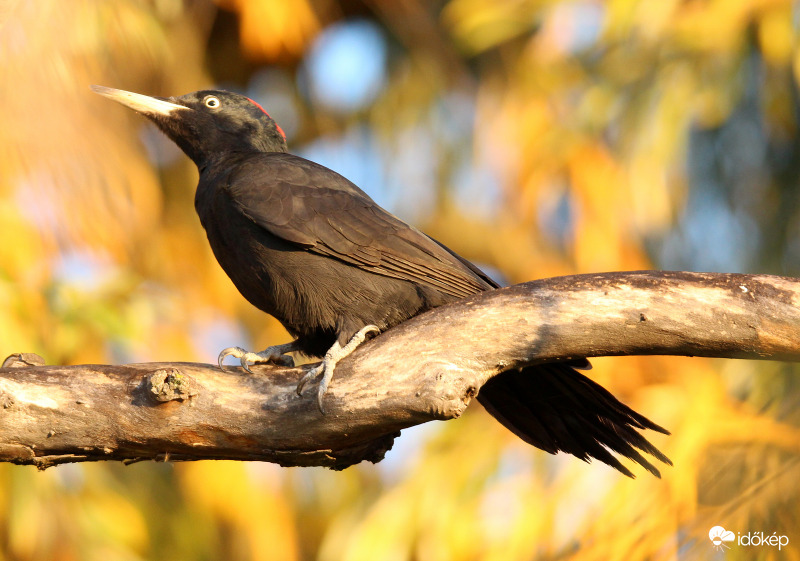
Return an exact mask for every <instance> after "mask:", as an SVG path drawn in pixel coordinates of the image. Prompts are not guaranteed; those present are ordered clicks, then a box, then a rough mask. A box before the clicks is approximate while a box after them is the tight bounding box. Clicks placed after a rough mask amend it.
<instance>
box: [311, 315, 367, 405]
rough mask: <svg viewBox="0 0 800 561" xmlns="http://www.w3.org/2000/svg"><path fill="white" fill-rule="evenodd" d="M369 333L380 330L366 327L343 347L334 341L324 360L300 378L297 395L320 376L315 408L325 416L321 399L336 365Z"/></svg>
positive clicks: (326, 390)
mask: <svg viewBox="0 0 800 561" xmlns="http://www.w3.org/2000/svg"><path fill="white" fill-rule="evenodd" d="M369 333H380V329H378V328H377V327H376V326H374V325H367V326H366V327H363V328H361V330H359V331H358V332H357V333H356V334H355V335H353V337H352V338H351V339H350V340H349V341H348V342H347V344H346V345H345V346H344V347H342V346H341V345H340V344H339V341H336V342H335V343H334V344H333V345H332V346H331V348H330V349H328V352H327V353H325V358H323V359H322V362H321V363H319V364H318V365H317V366H315V367H314V368H312V369H311V370H309V371H308V372H306V373H305V375H304V376H303V377H302V378H300V381H299V382H298V383H297V395H301V394H302V392H303V388H304V387H305V385H306V384H307V383H308V382H310V381H311V380H314V379H315V378H317V377H319V375H320V374H321V375H322V379H321V380H320V381H319V387H318V388H317V406H318V407H319V411H320V413H322V414H325V410H324V409H323V407H322V399H323V398H324V397H325V394H326V393H327V392H328V386H329V385H330V383H331V380H332V379H333V370H334V368H336V364H337V363H338V362H339V361H340V360H342V359H343V358H344V357H346V356H347V355H349V354H350V353H352V352H353V351H354V350H356V348H357V347H358V346H359V345H360V344H361V343H363V342H364V340H365V339H366V338H367V335H368V334H369Z"/></svg>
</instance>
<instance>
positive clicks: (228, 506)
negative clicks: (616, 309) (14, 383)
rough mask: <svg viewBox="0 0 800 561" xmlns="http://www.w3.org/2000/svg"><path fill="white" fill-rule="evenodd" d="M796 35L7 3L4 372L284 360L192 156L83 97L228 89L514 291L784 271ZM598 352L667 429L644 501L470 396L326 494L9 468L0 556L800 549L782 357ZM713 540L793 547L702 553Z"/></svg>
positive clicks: (740, 21) (177, 475)
mask: <svg viewBox="0 0 800 561" xmlns="http://www.w3.org/2000/svg"><path fill="white" fill-rule="evenodd" d="M799 25H800V8H798V6H797V5H796V4H794V3H793V2H792V1H790V0H657V1H647V0H608V1H600V0H574V1H556V0H437V1H433V2H424V1H422V0H404V1H402V2H394V1H392V0H342V1H335V0H292V1H289V0H219V1H218V2H216V3H214V2H210V1H207V0H185V1H183V0H117V1H113V2H110V1H106V0H70V1H69V2H64V1H59V0H37V1H35V2H28V1H19V0H0V101H1V102H2V104H1V105H0V115H1V116H0V241H1V243H0V345H2V349H0V351H2V353H0V354H2V355H3V356H6V355H8V354H11V353H12V352H37V353H39V354H41V355H42V356H44V357H45V358H46V360H47V361H48V363H49V364H57V363H62V364H76V363H86V362H134V361H151V360H174V361H177V360H189V361H204V362H213V361H214V359H215V357H216V354H217V352H218V351H219V350H220V349H221V348H223V347H225V346H228V345H232V344H236V345H243V346H247V347H250V348H253V347H257V348H263V347H265V346H267V345H268V344H274V343H278V342H283V341H286V340H288V336H287V335H286V334H285V333H284V332H283V331H282V329H281V328H280V326H279V325H278V324H277V323H276V322H275V321H274V320H272V319H271V318H268V317H266V316H265V315H264V314H262V313H261V312H259V311H257V310H255V309H254V308H252V307H251V306H250V305H249V304H248V303H247V302H245V300H244V299H243V298H242V297H241V296H239V294H238V293H237V292H236V290H235V289H234V287H233V285H232V284H231V283H230V282H229V280H228V279H227V278H226V277H225V275H224V274H223V273H222V271H221V270H220V268H219V267H218V266H217V264H216V263H215V261H214V259H213V256H212V255H211V252H210V251H209V248H208V246H207V242H206V239H205V235H204V233H203V231H202V229H201V227H200V225H199V222H198V219H197V217H196V216H195V214H194V209H193V197H194V186H195V184H196V170H195V169H194V166H193V165H192V164H191V163H190V162H189V160H188V159H187V158H185V157H184V156H183V155H182V154H181V153H180V152H179V151H178V149H177V148H175V147H174V146H173V145H172V144H171V143H170V142H169V141H167V140H166V139H165V138H164V137H162V136H161V135H160V134H159V133H157V132H156V131H155V130H154V129H153V127H152V126H150V125H149V124H148V123H147V122H146V120H145V119H143V118H141V117H139V116H137V115H135V114H134V113H133V112H130V111H128V110H125V109H123V108H121V107H118V106H116V105H115V104H112V103H109V102H108V101H107V100H104V99H102V98H100V97H99V96H96V95H93V94H92V93H91V92H90V91H89V89H88V86H89V84H94V83H96V84H102V85H107V86H113V87H117V88H123V89H128V90H132V91H136V92H141V93H146V94H151V95H179V94H183V93H186V92H189V91H193V90H197V89H203V88H208V87H212V86H217V87H223V88H226V89H231V90H236V91H239V92H242V93H245V94H247V95H249V96H250V97H252V98H254V99H256V100H257V101H259V102H260V103H261V104H262V105H263V106H264V107H265V108H267V110H268V111H270V113H271V114H272V116H273V117H275V118H276V120H277V121H278V122H279V123H280V124H281V125H282V127H283V129H284V130H285V131H286V132H287V134H288V137H289V143H290V146H291V148H292V150H293V151H294V152H296V153H299V154H301V155H303V156H306V157H308V158H310V159H313V160H316V161H319V162H321V163H323V164H325V165H327V166H329V167H331V168H333V169H335V170H337V171H339V172H340V173H343V174H344V175H345V176H347V177H348V178H350V179H351V180H353V181H354V182H355V183H357V184H358V185H360V186H361V187H362V188H364V189H365V190H366V191H367V192H368V193H369V194H370V195H371V196H372V197H373V198H375V199H376V200H377V201H378V202H379V203H380V204H382V205H384V206H386V207H388V208H389V209H391V210H392V211H393V212H394V213H396V214H398V215H400V216H401V217H403V218H405V219H406V220H408V221H410V222H412V223H414V224H415V225H417V226H419V227H421V228H422V229H424V230H425V231H427V232H428V233H430V234H431V235H433V236H434V237H436V238H438V239H440V240H441V241H443V242H444V243H446V244H448V245H449V246H450V247H452V248H453V249H454V250H456V251H457V252H459V253H461V254H462V255H464V256H466V257H467V258H470V259H472V260H473V261H476V262H478V263H480V264H481V265H482V266H484V267H486V268H487V270H489V271H492V274H494V275H496V276H499V277H503V278H505V279H506V280H507V281H508V282H511V283H515V282H522V281H525V280H530V279H533V278H539V277H546V276H553V275H561V274H568V273H588V272H595V271H610V270H630V269H646V268H665V269H687V270H702V271H725V272H761V273H772V274H781V275H790V276H798V275H800V183H799V178H800V135H799V134H798V126H799V125H800V104H798V87H797V83H798V77H799V76H800V50H799V49H798V44H797V38H798V26H799ZM594 364H595V368H594V370H593V371H592V372H591V373H590V374H591V375H592V377H594V379H596V380H598V381H599V382H600V383H602V384H603V385H604V386H605V387H607V388H609V389H610V390H611V391H612V392H614V394H615V395H617V396H618V397H620V398H621V399H622V400H623V401H625V402H627V403H628V404H630V405H631V406H633V407H634V408H636V409H637V410H639V411H641V412H643V413H644V414H646V415H647V416H648V417H650V418H652V419H653V420H655V421H656V422H658V423H660V424H662V425H664V426H666V427H668V428H670V429H671V430H672V431H673V435H672V436H671V437H661V436H658V435H656V436H653V435H649V437H650V438H652V439H653V441H654V442H655V443H656V444H657V445H658V446H659V447H660V448H661V449H662V450H664V451H665V452H666V453H667V454H668V455H669V456H670V457H671V458H672V459H673V461H674V462H675V467H673V468H666V469H664V470H663V471H664V476H663V479H661V480H657V479H655V478H652V477H650V476H649V475H648V474H646V473H644V472H643V471H642V470H638V471H637V474H639V476H640V477H639V478H638V479H636V480H628V479H626V478H624V477H622V476H620V475H619V474H618V473H616V472H614V471H613V470H611V469H610V468H607V467H606V466H604V465H600V464H592V465H586V464H584V463H582V462H580V461H578V460H576V459H574V458H571V457H564V456H557V457H553V456H549V455H548V454H545V453H543V452H539V451H536V450H534V449H532V448H530V447H528V446H527V445H525V444H524V443H522V442H521V441H519V440H517V439H516V438H515V437H513V436H512V435H511V434H510V433H508V432H507V431H506V430H505V429H503V428H502V427H501V426H500V425H499V424H498V423H496V422H494V421H493V420H492V419H491V418H490V417H489V416H488V415H486V414H485V413H484V412H483V411H482V410H480V408H479V407H478V406H475V407H473V408H471V410H470V411H469V412H468V414H467V415H466V416H465V417H464V418H463V419H460V420H458V421H454V422H448V423H436V424H428V425H426V426H422V427H418V428H415V429H410V430H407V431H404V433H405V434H404V436H403V437H402V438H401V439H399V441H398V442H397V444H396V446H395V449H394V450H393V451H392V452H390V453H389V455H388V457H387V459H386V460H385V461H384V462H382V463H381V464H379V465H376V466H373V465H360V466H357V467H354V468H351V469H348V470H346V471H344V472H341V473H334V472H330V471H326V470H322V469H300V468H295V469H282V468H279V467H277V466H273V465H269V464H257V463H253V464H245V463H232V462H198V463H193V464H177V465H173V464H153V463H148V464H136V465H133V466H130V467H124V466H122V465H119V464H109V465H102V464H97V465H67V466H62V467H58V468H54V469H50V470H48V471H46V472H43V473H38V472H37V471H36V470H35V469H34V468H26V467H16V466H9V465H0V560H2V559H9V560H45V559H46V560H139V559H153V560H162V559H163V560H166V559H170V560H173V559H190V560H194V559H197V560H211V559H234V560H239V559H241V560H250V559H252V560H284V559H286V560H293V559H319V560H324V561H327V560H340V559H343V560H370V561H374V560H384V559H387V560H398V561H399V560H405V559H408V560H419V561H428V560H437V561H446V560H470V559H487V560H504V561H514V560H529V559H570V560H573V559H574V560H578V559H605V560H616V559H620V560H622V559H625V560H637V559H657V560H659V559H710V558H718V559H795V560H796V559H800V506H799V505H800V413H799V412H798V411H800V407H798V406H799V405H800V375H799V374H800V373H799V372H798V368H797V367H796V366H793V365H790V364H781V363H772V362H763V363H755V362H746V361H725V360H703V359H688V358H686V359H683V358H666V357H630V358H613V359H611V358H609V359H598V360H595V361H594ZM715 525H722V526H724V527H725V528H726V529H730V530H733V531H735V532H742V533H744V532H748V531H763V532H764V533H765V534H772V533H773V532H777V534H778V535H788V536H789V538H790V540H791V541H790V545H789V546H788V547H786V548H784V549H783V550H782V551H780V552H778V551H776V548H771V547H760V548H759V547H749V548H748V547H737V546H735V545H734V546H733V547H732V548H731V550H729V551H728V552H727V553H715V552H714V551H713V550H712V549H711V544H710V541H709V540H708V530H709V529H710V528H711V527H712V526H715ZM714 556H716V557H714Z"/></svg>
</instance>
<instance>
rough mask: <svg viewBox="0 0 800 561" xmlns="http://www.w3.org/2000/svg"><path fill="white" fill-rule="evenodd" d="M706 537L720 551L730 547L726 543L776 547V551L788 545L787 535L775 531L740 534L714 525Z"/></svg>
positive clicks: (743, 545)
mask: <svg viewBox="0 0 800 561" xmlns="http://www.w3.org/2000/svg"><path fill="white" fill-rule="evenodd" d="M708 539H710V540H711V543H712V544H713V545H714V549H716V550H717V551H722V550H725V549H730V548H731V546H730V545H728V544H735V545H740V546H742V547H761V546H765V547H777V548H778V551H780V550H781V548H782V547H786V546H787V545H789V536H779V535H778V533H777V532H773V533H772V534H771V535H770V534H766V535H765V534H764V532H747V533H746V534H742V533H741V532H738V533H737V534H735V535H734V533H733V532H731V531H730V530H726V529H725V528H723V527H722V526H714V527H713V528H711V529H710V530H709V531H708Z"/></svg>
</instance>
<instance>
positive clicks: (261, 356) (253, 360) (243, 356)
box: [217, 341, 300, 374]
mask: <svg viewBox="0 0 800 561" xmlns="http://www.w3.org/2000/svg"><path fill="white" fill-rule="evenodd" d="M299 350H300V348H299V345H298V343H297V341H292V342H291V343H285V344H283V345H273V346H271V347H267V348H266V349H264V350H263V351H261V352H260V353H253V352H250V351H246V350H244V349H243V348H241V347H228V348H227V349H223V351H222V352H221V353H219V357H218V358H217V364H219V368H220V370H225V367H224V366H223V365H222V361H223V360H225V357H227V356H232V357H234V358H238V359H239V361H240V362H241V363H242V368H244V369H245V370H247V371H248V372H250V374H252V373H253V371H252V370H250V365H251V364H262V363H265V362H274V363H276V364H280V365H281V366H294V359H292V357H290V356H289V355H287V354H286V353H290V352H292V351H299Z"/></svg>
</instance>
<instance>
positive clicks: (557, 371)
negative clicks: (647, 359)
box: [94, 86, 669, 476]
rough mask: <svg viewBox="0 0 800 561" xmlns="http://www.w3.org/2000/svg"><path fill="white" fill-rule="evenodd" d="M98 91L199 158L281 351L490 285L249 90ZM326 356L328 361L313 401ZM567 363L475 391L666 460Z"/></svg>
mask: <svg viewBox="0 0 800 561" xmlns="http://www.w3.org/2000/svg"><path fill="white" fill-rule="evenodd" d="M94 89H95V91H97V92H98V93H100V94H102V95H105V96H107V97H110V98H111V99H114V100H116V101H119V102H121V103H123V104H125V105H128V106H129V107H132V108H133V109H135V110H137V111H139V112H141V113H143V114H144V115H146V116H147V117H148V118H150V119H151V120H153V121H154V122H155V123H156V125H158V126H159V127H160V128H161V129H162V130H163V131H164V132H165V133H166V134H167V135H168V136H169V137H170V138H171V139H172V140H174V141H175V142H176V143H177V144H178V145H179V146H180V147H181V148H182V149H183V151H184V152H185V153H186V154H187V155H188V156H189V157H190V158H192V160H193V161H194V162H195V164H197V167H198V170H199V171H200V181H199V184H198V188H197V194H196V198H195V207H196V210H197V213H198V215H199V217H200V221H201V223H202V224H203V227H204V228H205V230H206V232H207V234H208V239H209V242H210V244H211V248H212V250H213V251H214V255H215V256H216V258H217V260H218V261H219V263H220V265H221V266H222V268H223V269H224V270H225V272H226V273H227V274H228V276H229V277H230V278H231V280H232V281H233V282H234V284H235V285H236V287H237V288H238V289H239V291H240V292H241V293H242V295H243V296H244V297H245V298H247V299H248V300H249V301H250V302H251V303H252V304H253V305H254V306H256V307H257V308H259V309H261V310H263V311H264V312H266V313H268V314H271V315H273V316H274V317H276V318H277V319H278V320H279V321H280V322H281V323H282V324H283V325H284V326H285V327H286V329H287V330H288V331H289V333H291V334H292V335H293V336H294V337H295V338H296V341H295V342H294V343H293V344H290V345H288V346H284V347H282V348H280V352H285V351H287V350H300V351H302V352H303V353H305V354H307V355H310V356H314V357H323V356H325V355H326V353H329V352H331V351H333V350H334V349H336V348H341V347H346V346H347V343H348V342H350V341H351V339H352V338H353V337H354V335H356V334H357V333H358V332H359V331H360V330H362V329H363V328H365V327H366V326H369V325H373V326H375V327H377V329H378V330H380V331H384V330H386V329H389V328H391V327H392V326H394V325H397V324H398V323H400V322H402V321H405V320H406V319H408V318H411V317H413V316H415V315H417V314H419V313H421V312H424V311H425V310H428V309H431V308H434V307H436V306H440V305H442V304H445V303H447V302H451V301H453V300H456V299H458V298H462V297H464V296H468V295H470V294H475V293H477V292H480V291H483V290H491V289H493V288H496V287H497V285H496V284H495V283H494V282H493V281H492V280H491V279H490V278H489V277H487V276H486V275H485V274H484V273H483V272H481V271H480V270H479V269H478V268H477V267H475V266H474V265H472V264H471V263H469V262H468V261H467V260H465V259H463V258H461V257H459V256H458V255H456V254H455V253H453V252H452V251H450V250H449V249H447V248H446V247H445V246H444V245H442V244H440V243H439V242H437V241H435V240H433V239H431V238H429V237H428V236H426V235H425V234H423V233H422V232H420V231H419V230H417V229H415V228H413V227H411V226H409V225H408V224H406V223H404V222H403V221H401V220H400V219H398V218H397V217H395V216H393V215H392V214H390V213H389V212H387V211H386V210H384V209H383V208H381V207H380V206H378V205H377V204H376V203H375V202H374V201H373V200H372V199H371V198H370V197H369V196H367V195H366V193H364V192H363V191H362V190H361V189H359V188H358V187H356V186H355V185H354V184H353V183H351V182H350V181H348V180H347V179H345V178H344V177H342V176H341V175H339V174H337V173H335V172H334V171H331V170H330V169H328V168H325V167H323V166H321V165H319V164H316V163H314V162H311V161H308V160H305V159H303V158H300V157H298V156H294V155H292V154H289V153H288V152H287V148H286V141H285V137H284V135H283V132H282V131H281V129H280V127H278V126H277V125H276V123H275V122H274V121H273V120H272V118H270V116H269V115H268V114H267V113H266V112H265V111H264V110H263V109H262V108H261V106H260V105H258V104H256V103H255V102H253V101H252V100H250V99H248V98H246V97H244V96H241V95H238V94H234V93H230V92H224V91H210V90H209V91H200V92H194V93H190V94H187V95H184V96H181V97H177V98H169V99H164V98H150V97H147V96H140V95H139V94H132V93H129V92H122V91H120V90H112V89H109V88H101V87H98V86H95V87H94ZM356 344H357V343H356ZM332 347H333V349H332ZM265 352H266V351H265ZM234 353H238V354H235V356H237V357H240V358H242V362H243V364H244V365H245V366H246V364H247V362H246V361H247V360H256V358H254V356H255V355H253V354H251V353H246V351H243V350H241V349H236V350H234V349H226V351H223V355H222V356H224V355H225V354H234ZM267 354H269V353H267ZM259 360H260V359H259ZM325 364H327V362H326V363H325ZM333 365H335V362H334V363H333ZM333 365H330V368H329V369H327V368H326V369H325V373H326V377H327V380H323V383H322V384H321V387H320V390H319V399H320V405H321V403H322V402H321V399H322V396H323V395H324V392H325V389H326V387H327V381H329V380H330V374H331V373H332V370H333ZM586 365H588V363H587V362H586V361H585V360H582V361H577V362H576V363H574V364H573V365H572V366H578V367H579V366H586ZM572 366H571V365H567V364H547V365H542V366H534V367H527V368H524V369H522V370H516V369H515V370H510V371H507V372H503V373H502V374H500V375H498V376H496V377H494V378H493V379H492V380H490V381H489V382H488V383H487V384H485V385H484V387H483V388H482V389H481V390H480V393H479V395H478V400H479V401H480V402H481V403H482V404H483V405H484V407H485V408H486V409H487V411H489V413H491V414H492V415H493V416H494V417H495V418H497V419H498V420H499V421H500V422H501V423H503V424H504V425H505V426H506V427H508V428H509V429H510V430H512V431H513V432H514V433H515V434H517V435H518V436H519V437H520V438H522V439H523V440H525V441H526V442H528V443H530V444H532V445H534V446H537V447H539V448H541V449H543V450H545V451H547V452H550V453H556V452H559V451H563V452H568V453H570V454H573V455H575V456H577V457H578V458H581V459H583V460H586V461H588V460H589V459H590V458H597V459H599V460H601V461H603V462H605V463H607V464H609V465H611V466H613V467H614V468H616V469H618V470H619V471H621V472H623V473H625V474H626V475H629V476H632V474H631V472H630V471H629V470H628V469H627V468H625V467H624V466H622V464H621V463H620V462H619V461H618V460H617V458H616V457H615V456H614V454H613V453H617V454H620V455H623V456H626V457H628V458H630V459H632V460H634V461H636V462H638V463H639V464H641V465H642V466H644V467H645V468H646V469H648V470H649V471H650V472H652V473H654V474H655V475H658V470H657V469H656V468H655V467H654V466H653V465H652V464H651V463H650V462H649V461H647V460H646V459H645V458H644V457H643V456H642V455H641V454H640V452H639V451H643V452H646V453H648V454H650V455H652V456H654V457H656V458H658V459H659V460H661V461H662V462H666V463H669V460H668V459H667V458H666V457H665V456H664V455H663V454H661V452H659V451H658V450H657V449H656V448H655V447H653V446H652V445H651V444H650V443H649V442H648V441H647V440H646V439H645V438H644V437H643V436H641V434H639V432H638V431H639V430H642V429H652V430H656V431H658V432H662V433H666V432H667V431H665V430H664V429H663V428H661V427H659V426H658V425H656V424H655V423H653V422H651V421H649V420H648V419H647V418H645V417H644V416H642V415H640V414H638V413H636V412H635V411H633V410H632V409H630V408H628V407H627V406H625V405H624V404H622V403H620V402H619V401H618V400H617V399H616V398H614V397H613V396H612V395H611V394H610V393H609V392H607V391H606V390H605V389H603V388H602V387H601V386H599V385H598V384H596V383H594V382H592V381H591V380H589V379H588V378H586V377H585V376H583V375H582V374H580V373H579V372H577V371H576V370H575V369H574V368H573V367H572ZM328 370H330V372H328ZM319 373H322V369H320V370H318V371H317V372H315V374H319ZM303 383H305V379H304V381H303V382H301V385H302V384H303ZM612 452H613V453H612Z"/></svg>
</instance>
